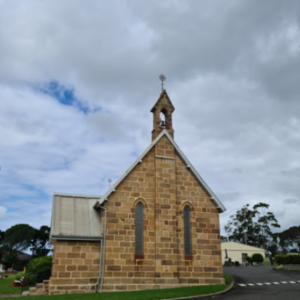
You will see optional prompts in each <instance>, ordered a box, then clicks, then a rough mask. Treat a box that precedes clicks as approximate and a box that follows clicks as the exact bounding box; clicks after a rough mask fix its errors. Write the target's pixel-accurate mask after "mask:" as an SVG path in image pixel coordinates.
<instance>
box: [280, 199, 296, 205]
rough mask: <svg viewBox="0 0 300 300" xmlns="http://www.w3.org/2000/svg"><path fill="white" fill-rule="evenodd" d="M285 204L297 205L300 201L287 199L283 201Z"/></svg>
mask: <svg viewBox="0 0 300 300" xmlns="http://www.w3.org/2000/svg"><path fill="white" fill-rule="evenodd" d="M283 203H286V204H295V203H300V200H299V199H285V200H284V201H283Z"/></svg>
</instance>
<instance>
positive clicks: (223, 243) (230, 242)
mask: <svg viewBox="0 0 300 300" xmlns="http://www.w3.org/2000/svg"><path fill="white" fill-rule="evenodd" d="M225 244H238V245H240V246H241V247H243V246H245V247H247V248H254V249H259V250H264V251H265V249H264V248H260V247H256V246H252V245H247V244H243V243H240V242H234V241H228V242H221V247H222V245H225Z"/></svg>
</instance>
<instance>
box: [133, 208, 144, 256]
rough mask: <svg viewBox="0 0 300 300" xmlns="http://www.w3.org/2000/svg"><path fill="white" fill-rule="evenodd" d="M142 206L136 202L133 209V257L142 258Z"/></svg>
mask: <svg viewBox="0 0 300 300" xmlns="http://www.w3.org/2000/svg"><path fill="white" fill-rule="evenodd" d="M143 230H144V205H143V203H142V202H138V203H137V205H136V207H135V257H136V258H143V254H144V252H143Z"/></svg>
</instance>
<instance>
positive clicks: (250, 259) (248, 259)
mask: <svg viewBox="0 0 300 300" xmlns="http://www.w3.org/2000/svg"><path fill="white" fill-rule="evenodd" d="M246 260H247V262H248V263H250V264H251V263H252V262H253V260H252V257H251V256H247V257H246Z"/></svg>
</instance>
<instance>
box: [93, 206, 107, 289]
mask: <svg viewBox="0 0 300 300" xmlns="http://www.w3.org/2000/svg"><path fill="white" fill-rule="evenodd" d="M98 207H99V208H100V210H99V214H100V219H101V208H102V209H103V210H104V226H103V227H104V228H103V238H102V240H101V241H100V243H101V244H100V257H99V274H98V278H97V283H96V285H95V293H97V287H98V285H99V281H100V277H101V283H100V293H102V286H103V274H104V262H105V240H106V213H107V209H106V208H105V207H103V206H98Z"/></svg>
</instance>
